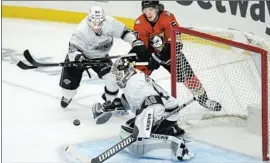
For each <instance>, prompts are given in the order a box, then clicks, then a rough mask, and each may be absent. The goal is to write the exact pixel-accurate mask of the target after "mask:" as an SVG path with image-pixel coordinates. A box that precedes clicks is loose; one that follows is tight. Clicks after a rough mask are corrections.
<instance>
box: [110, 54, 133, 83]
mask: <svg viewBox="0 0 270 163" xmlns="http://www.w3.org/2000/svg"><path fill="white" fill-rule="evenodd" d="M111 73H112V74H113V78H114V80H115V81H116V83H117V85H118V86H119V87H120V88H124V87H125V86H126V84H127V82H128V80H129V78H130V77H131V76H132V75H133V74H134V73H136V70H135V68H134V67H133V66H132V64H131V63H130V62H129V61H128V60H127V59H122V58H120V59H117V60H116V61H115V62H114V63H113V64H112V67H111Z"/></svg>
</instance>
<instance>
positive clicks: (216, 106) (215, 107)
mask: <svg viewBox="0 0 270 163" xmlns="http://www.w3.org/2000/svg"><path fill="white" fill-rule="evenodd" d="M197 101H198V103H199V104H200V105H202V106H203V107H205V108H207V109H209V110H210V111H220V110H221V108H222V106H221V104H220V103H219V102H217V101H214V100H210V99H209V98H208V97H207V94H206V93H204V94H203V95H201V96H199V97H198V99H197Z"/></svg>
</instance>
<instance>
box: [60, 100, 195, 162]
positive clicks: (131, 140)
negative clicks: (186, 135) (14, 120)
mask: <svg viewBox="0 0 270 163" xmlns="http://www.w3.org/2000/svg"><path fill="white" fill-rule="evenodd" d="M195 100H196V98H195V97H193V98H192V99H190V100H189V101H188V102H186V103H184V104H182V105H181V106H179V107H178V108H177V109H175V110H174V111H172V112H170V113H169V114H167V115H165V116H163V117H162V118H161V119H160V120H158V121H156V122H155V123H154V125H159V124H160V123H161V122H162V121H163V120H165V119H167V118H168V117H170V116H172V115H173V114H175V113H177V112H179V111H180V110H182V109H183V108H184V107H186V106H187V105H189V104H191V103H192V102H193V101H195ZM136 140H137V139H136V138H135V137H134V136H133V135H130V136H128V137H127V138H125V139H123V140H121V141H120V142H118V143H117V144H116V145H114V146H112V147H111V148H109V149H108V150H106V151H105V152H103V153H101V154H100V155H98V156H96V157H95V158H92V159H91V158H89V157H88V155H87V154H85V155H82V154H84V153H82V154H79V153H78V152H76V150H75V149H74V148H73V147H72V146H68V147H67V148H66V149H65V151H66V152H67V153H69V154H71V155H72V153H73V154H75V153H76V154H77V155H75V157H76V158H77V159H79V160H80V161H83V162H88V163H102V162H104V161H106V160H107V159H109V158H111V157H112V156H114V155H115V154H117V153H118V152H120V151H122V150H123V149H125V148H126V147H128V146H129V145H131V144H132V143H134V142H135V141H136Z"/></svg>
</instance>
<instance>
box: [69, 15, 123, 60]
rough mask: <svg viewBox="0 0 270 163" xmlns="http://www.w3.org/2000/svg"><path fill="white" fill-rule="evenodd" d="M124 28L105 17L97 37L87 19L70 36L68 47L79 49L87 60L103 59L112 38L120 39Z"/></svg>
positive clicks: (119, 23)
mask: <svg viewBox="0 0 270 163" xmlns="http://www.w3.org/2000/svg"><path fill="white" fill-rule="evenodd" d="M125 28H126V26H125V25H124V24H123V23H121V22H119V21H117V20H115V19H114V18H112V17H109V16H106V21H105V22H104V25H103V27H102V35H101V36H97V35H96V34H95V32H94V31H93V30H92V29H91V28H90V27H89V24H88V20H87V17H86V18H85V19H84V20H82V21H81V23H80V24H79V26H78V27H77V28H76V30H75V32H74V34H73V35H72V36H71V39H70V45H72V46H74V47H76V48H77V49H79V50H80V51H81V52H82V53H83V54H84V55H85V56H86V57H88V58H99V57H105V56H106V55H107V54H108V53H109V51H110V49H111V48H112V45H113V38H114V37H115V38H121V36H122V34H123V32H124V30H125Z"/></svg>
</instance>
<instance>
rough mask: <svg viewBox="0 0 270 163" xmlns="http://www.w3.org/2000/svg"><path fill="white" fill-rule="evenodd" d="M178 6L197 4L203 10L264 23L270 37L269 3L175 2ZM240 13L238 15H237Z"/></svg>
mask: <svg viewBox="0 0 270 163" xmlns="http://www.w3.org/2000/svg"><path fill="white" fill-rule="evenodd" d="M177 3H178V4H180V5H183V6H189V5H191V4H192V3H197V4H198V6H199V7H200V8H202V9H204V10H216V11H218V12H219V13H230V14H231V15H234V16H241V17H242V18H246V17H247V16H248V15H250V17H251V18H252V20H253V21H255V22H257V21H259V22H262V23H265V24H266V22H268V27H267V25H266V27H265V29H264V30H265V33H266V34H267V35H269V36H270V24H269V23H270V20H269V19H270V1H247V0H245V1H190V0H189V1H187V0H185V1H177ZM239 13H240V15H239Z"/></svg>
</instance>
